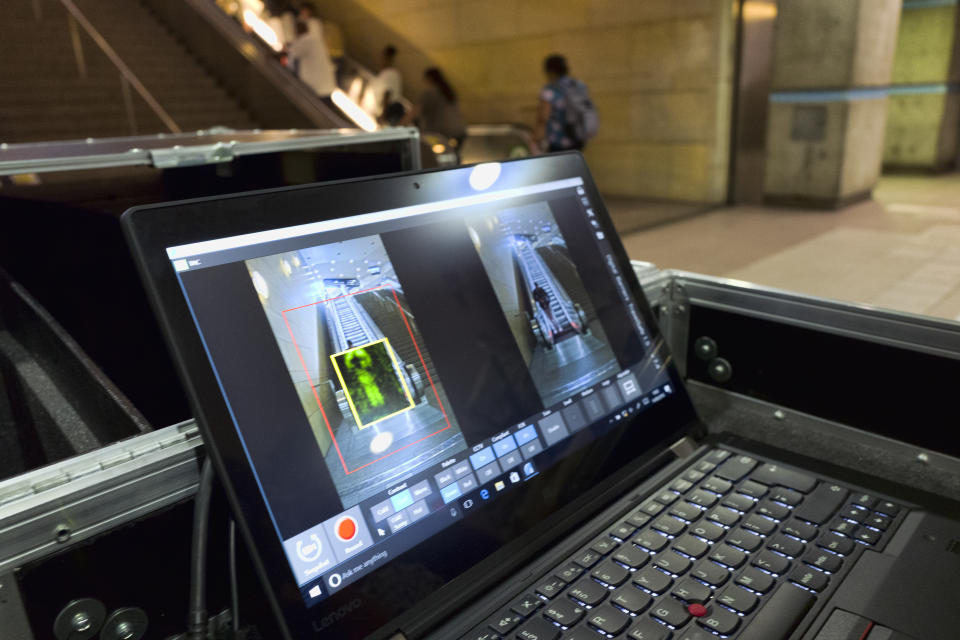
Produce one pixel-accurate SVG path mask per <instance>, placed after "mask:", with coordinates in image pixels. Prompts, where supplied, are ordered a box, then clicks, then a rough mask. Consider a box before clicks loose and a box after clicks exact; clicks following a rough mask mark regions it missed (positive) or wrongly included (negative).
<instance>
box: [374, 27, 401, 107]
mask: <svg viewBox="0 0 960 640" xmlns="http://www.w3.org/2000/svg"><path fill="white" fill-rule="evenodd" d="M396 59H397V48H396V47H395V46H393V45H392V44H388V45H387V46H385V47H384V48H383V53H381V66H380V72H379V73H378V74H377V75H376V77H375V78H374V79H373V82H372V89H373V94H374V97H375V101H376V105H375V108H376V111H377V113H378V114H380V115H381V116H382V115H383V114H384V113H385V112H386V111H387V107H388V106H389V105H391V104H392V103H394V102H400V99H401V98H402V97H403V78H402V77H401V76H400V70H399V69H397V68H396V67H395V66H394V61H395V60H396Z"/></svg>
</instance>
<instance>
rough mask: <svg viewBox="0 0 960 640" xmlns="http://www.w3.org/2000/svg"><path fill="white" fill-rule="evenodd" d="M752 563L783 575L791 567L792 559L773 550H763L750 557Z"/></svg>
mask: <svg viewBox="0 0 960 640" xmlns="http://www.w3.org/2000/svg"><path fill="white" fill-rule="evenodd" d="M750 564H752V565H753V566H755V567H760V568H761V569H763V570H764V571H769V572H770V573H775V574H777V575H778V576H782V575H783V574H784V573H786V572H787V569H789V568H790V561H789V560H787V559H786V558H784V557H783V556H779V555H777V554H775V553H774V552H772V551H761V552H760V553H758V554H756V555H754V556H751V557H750Z"/></svg>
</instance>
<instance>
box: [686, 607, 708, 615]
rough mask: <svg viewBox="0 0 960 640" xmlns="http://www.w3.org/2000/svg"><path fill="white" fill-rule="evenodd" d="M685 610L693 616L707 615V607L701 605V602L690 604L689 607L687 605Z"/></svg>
mask: <svg viewBox="0 0 960 640" xmlns="http://www.w3.org/2000/svg"><path fill="white" fill-rule="evenodd" d="M687 611H688V612H689V613H690V615H692V616H693V617H694V618H702V617H703V616H705V615H707V608H706V607H705V606H703V605H702V604H697V603H694V604H692V605H690V606H689V607H687Z"/></svg>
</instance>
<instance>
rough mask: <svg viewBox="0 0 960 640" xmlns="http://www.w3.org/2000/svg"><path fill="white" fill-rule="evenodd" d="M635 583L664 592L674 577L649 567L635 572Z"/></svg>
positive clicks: (656, 591) (651, 589)
mask: <svg viewBox="0 0 960 640" xmlns="http://www.w3.org/2000/svg"><path fill="white" fill-rule="evenodd" d="M714 566H716V565H714ZM718 568H719V567H718ZM633 583H634V584H635V585H637V586H639V587H643V588H644V589H647V590H649V591H652V592H653V593H663V592H664V591H666V590H667V589H669V588H670V585H672V584H673V578H671V577H670V576H668V575H667V574H665V573H664V572H663V571H660V570H659V569H654V568H653V567H647V568H645V569H640V571H637V572H636V573H635V574H633ZM594 584H597V583H594ZM597 586H600V585H597Z"/></svg>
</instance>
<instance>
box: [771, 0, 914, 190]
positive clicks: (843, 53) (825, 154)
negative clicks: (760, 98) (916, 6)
mask: <svg viewBox="0 0 960 640" xmlns="http://www.w3.org/2000/svg"><path fill="white" fill-rule="evenodd" d="M778 9H779V15H778V16H777V22H776V25H775V39H774V61H773V80H772V87H771V96H770V105H769V111H768V116H769V117H768V121H767V141H766V148H767V156H766V165H765V174H764V197H765V199H767V200H768V201H773V202H787V203H796V204H802V205H813V206H826V207H834V206H838V205H841V204H843V203H845V202H848V201H850V200H852V199H858V198H863V197H866V196H868V195H869V193H870V191H871V190H872V189H873V186H874V185H875V184H876V181H877V178H878V177H879V174H880V165H881V158H882V155H883V139H884V138H883V133H884V127H885V123H886V113H887V95H886V90H885V87H886V85H887V84H888V83H889V81H890V77H891V71H892V67H893V57H894V49H895V42H896V33H897V24H898V20H899V16H900V0H848V1H844V2H836V0H781V1H780V3H779V5H778Z"/></svg>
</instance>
